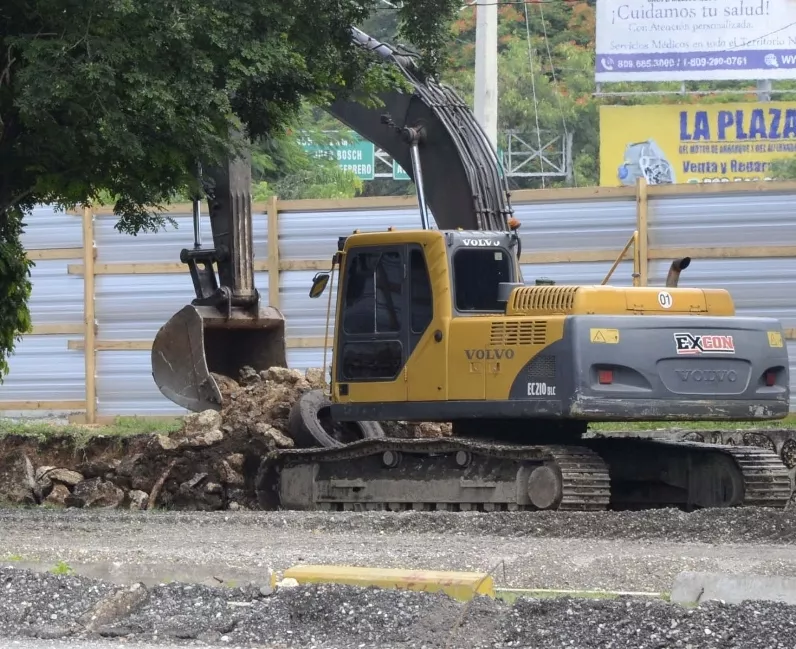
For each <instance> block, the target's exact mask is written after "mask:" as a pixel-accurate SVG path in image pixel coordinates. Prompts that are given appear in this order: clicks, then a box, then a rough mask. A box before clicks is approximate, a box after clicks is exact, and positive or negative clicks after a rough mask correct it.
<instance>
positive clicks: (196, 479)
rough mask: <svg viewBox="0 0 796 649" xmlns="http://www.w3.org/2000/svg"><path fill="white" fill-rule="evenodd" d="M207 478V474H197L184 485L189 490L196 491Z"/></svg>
mask: <svg viewBox="0 0 796 649" xmlns="http://www.w3.org/2000/svg"><path fill="white" fill-rule="evenodd" d="M206 477H207V474H206V473H196V474H194V476H193V477H192V478H191V479H190V480H186V482H185V483H184V484H185V486H186V487H187V488H188V489H195V488H196V487H198V486H199V484H200V483H201V482H202V480H204V479H205V478H206Z"/></svg>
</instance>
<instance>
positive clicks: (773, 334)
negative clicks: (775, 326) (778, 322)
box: [768, 331, 784, 347]
mask: <svg viewBox="0 0 796 649" xmlns="http://www.w3.org/2000/svg"><path fill="white" fill-rule="evenodd" d="M783 345H784V343H783V342H782V334H781V333H780V332H779V331H769V332H768V346H769V347H782V346H783Z"/></svg>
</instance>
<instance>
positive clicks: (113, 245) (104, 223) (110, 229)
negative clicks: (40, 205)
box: [94, 206, 268, 264]
mask: <svg viewBox="0 0 796 649" xmlns="http://www.w3.org/2000/svg"><path fill="white" fill-rule="evenodd" d="M203 208H204V206H203ZM167 216H168V217H169V218H172V219H174V221H175V225H172V224H170V223H167V224H165V225H164V228H163V229H162V230H160V231H158V232H141V233H139V234H137V235H135V236H133V235H131V234H126V233H123V232H119V231H118V230H117V229H116V223H117V219H116V217H114V216H99V217H97V218H96V219H95V221H94V239H95V241H96V245H97V263H98V264H102V263H111V262H123V263H128V264H132V263H166V262H171V263H179V261H180V251H181V250H182V249H183V248H193V217H192V216H191V214H179V213H174V214H168V215H167ZM252 220H253V225H252V230H253V234H254V257H255V259H266V258H267V257H268V235H267V229H268V221H267V217H266V215H265V214H262V213H256V212H255V213H254V214H252ZM200 223H201V233H202V245H203V246H204V247H205V248H210V247H212V246H213V235H212V232H211V230H210V220H209V218H208V216H207V212H206V211H205V212H204V213H203V215H202V219H201V221H200Z"/></svg>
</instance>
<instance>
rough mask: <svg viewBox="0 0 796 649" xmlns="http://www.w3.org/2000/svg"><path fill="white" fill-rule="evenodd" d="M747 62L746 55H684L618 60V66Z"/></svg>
mask: <svg viewBox="0 0 796 649" xmlns="http://www.w3.org/2000/svg"><path fill="white" fill-rule="evenodd" d="M746 64H747V58H746V57H745V56H692V57H688V56H684V57H677V56H672V57H666V58H659V59H637V60H635V61H634V60H626V61H617V63H616V67H617V68H622V69H625V70H629V69H632V70H654V69H663V70H665V69H667V68H671V69H678V70H683V69H685V70H688V69H698V68H718V67H744V66H745V65H746Z"/></svg>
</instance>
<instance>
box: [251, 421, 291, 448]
mask: <svg viewBox="0 0 796 649" xmlns="http://www.w3.org/2000/svg"><path fill="white" fill-rule="evenodd" d="M254 432H255V433H257V434H258V435H261V436H262V437H264V438H265V439H266V440H267V441H268V442H269V446H270V445H273V446H275V447H276V448H293V447H294V446H295V443H294V442H293V440H292V439H290V437H288V436H287V435H284V434H283V433H282V432H281V431H279V430H277V429H276V428H274V427H273V426H271V425H270V424H266V423H265V422H262V421H258V422H257V423H256V424H254Z"/></svg>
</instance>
